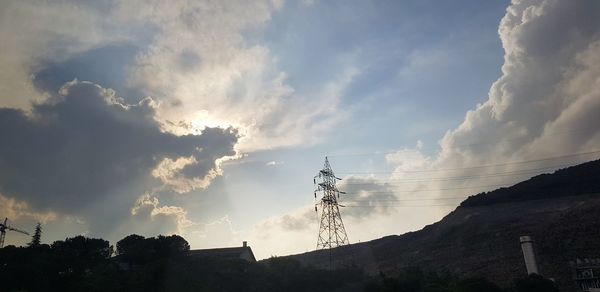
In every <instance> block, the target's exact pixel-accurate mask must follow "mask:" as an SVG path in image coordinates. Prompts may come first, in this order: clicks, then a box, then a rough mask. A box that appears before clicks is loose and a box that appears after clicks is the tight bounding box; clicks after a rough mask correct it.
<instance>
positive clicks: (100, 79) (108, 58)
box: [32, 44, 143, 101]
mask: <svg viewBox="0 0 600 292" xmlns="http://www.w3.org/2000/svg"><path fill="white" fill-rule="evenodd" d="M138 51H139V48H138V47H136V46H133V45H127V44H111V45H108V46H103V47H100V48H95V49H92V50H89V51H86V52H83V53H80V54H77V55H74V56H72V57H70V58H68V59H67V60H61V61H48V60H46V61H41V62H40V64H39V65H37V66H36V67H37V70H35V72H33V74H32V75H33V77H34V78H33V85H34V86H35V88H36V89H37V90H39V91H41V92H50V93H53V92H57V91H58V90H59V89H60V88H61V87H62V86H63V84H65V83H66V82H68V81H71V80H73V79H75V78H78V79H82V80H94V82H95V83H98V84H102V86H105V87H109V88H112V89H114V90H116V91H117V92H118V93H119V96H121V97H124V98H125V100H126V101H131V100H136V101H137V98H139V97H140V96H143V94H142V93H141V91H139V90H136V89H133V88H130V87H128V86H127V84H126V81H127V73H128V72H129V71H128V68H129V67H130V66H131V65H132V64H133V61H134V60H135V55H136V54H137V53H138Z"/></svg>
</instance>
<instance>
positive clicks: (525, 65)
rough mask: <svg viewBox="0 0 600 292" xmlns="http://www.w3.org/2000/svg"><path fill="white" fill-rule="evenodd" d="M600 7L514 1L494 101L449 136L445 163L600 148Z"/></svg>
mask: <svg viewBox="0 0 600 292" xmlns="http://www.w3.org/2000/svg"><path fill="white" fill-rule="evenodd" d="M599 8H600V7H599V4H598V3H597V2H596V1H555V0H546V1H514V2H513V3H512V5H511V6H510V7H509V8H508V9H507V13H506V15H505V16H504V18H503V19H502V22H501V23H500V27H499V30H498V31H499V34H500V38H501V40H502V44H503V47H504V49H505V57H504V60H505V61H504V65H503V66H502V76H501V77H500V78H499V79H498V80H497V81H496V82H495V83H494V84H493V85H492V87H491V89H490V93H489V99H488V100H487V101H486V102H485V103H483V104H481V105H478V106H477V108H476V109H474V110H472V111H469V112H468V113H467V115H466V117H465V120H464V122H463V123H462V124H461V125H460V126H459V127H458V128H456V129H455V130H452V131H449V132H448V133H447V134H446V135H445V136H444V137H443V139H442V140H441V147H442V148H441V152H440V155H439V163H440V164H445V163H449V164H471V163H483V162H486V161H503V160H504V161H505V160H507V159H509V160H519V159H522V158H523V157H539V156H542V157H543V156H551V155H562V154H569V153H576V152H583V151H586V150H596V148H597V147H598V145H599V144H598V142H600V140H598V131H599V130H598V128H597V127H596V125H598V122H599V120H598V118H597V115H596V118H594V117H592V116H591V115H590V112H597V111H598V109H599V107H598V106H599V103H598V100H599V99H600V98H599V96H598V82H597V79H598V74H597V73H598V66H600V64H599V63H598V62H597V55H598V54H597V53H598V42H599V41H600V34H599V33H600V9H599ZM583 80H585V81H584V82H582V81H583ZM538 141H544V142H545V143H543V144H542V143H539V142H538ZM567 141H573V143H568V142H567ZM575 141H576V142H575ZM481 142H484V143H481ZM565 142H566V143H565Z"/></svg>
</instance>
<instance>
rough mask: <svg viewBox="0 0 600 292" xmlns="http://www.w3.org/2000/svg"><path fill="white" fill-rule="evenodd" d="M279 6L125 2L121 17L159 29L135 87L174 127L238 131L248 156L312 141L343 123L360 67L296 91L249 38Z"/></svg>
mask: <svg viewBox="0 0 600 292" xmlns="http://www.w3.org/2000/svg"><path fill="white" fill-rule="evenodd" d="M280 6H281V3H279V2H277V1H252V2H248V1H218V2H212V3H211V4H210V5H209V4H207V3H204V2H199V1H174V2H173V1H172V2H169V3H167V2H162V1H152V2H151V3H148V2H147V1H143V3H138V2H136V1H125V2H120V3H119V5H117V8H116V9H115V15H116V16H117V18H118V19H121V20H123V21H126V22H127V23H128V24H152V25H155V26H156V27H157V29H158V32H157V34H156V36H155V38H154V41H153V43H152V44H151V45H150V48H149V49H148V50H146V51H144V52H142V53H141V54H139V55H138V57H137V59H136V64H135V65H133V66H132V69H131V78H130V80H129V81H130V84H131V85H132V86H134V87H136V88H141V89H143V91H144V92H146V93H147V94H148V95H152V96H155V97H157V98H159V99H161V100H164V101H165V103H164V106H163V107H161V108H160V109H159V116H160V117H161V118H162V119H164V120H167V121H171V122H173V123H172V124H171V125H178V124H179V121H181V120H184V121H187V122H191V124H192V128H202V127H204V126H206V125H213V126H215V125H219V126H233V127H235V128H237V129H239V131H240V134H241V135H242V139H241V140H240V144H239V145H238V148H239V149H242V150H243V151H253V150H258V149H270V148H276V147H282V146H292V145H297V144H300V143H304V144H306V143H311V142H315V141H316V139H315V138H312V137H318V134H319V133H323V132H324V131H326V130H328V129H330V128H331V127H332V126H333V124H335V122H337V121H339V120H340V119H341V118H343V114H341V113H339V112H338V113H336V112H335V111H336V109H337V108H338V103H339V100H340V98H341V95H342V94H343V89H344V88H345V87H346V86H347V85H348V84H349V83H350V82H351V80H352V77H353V76H354V75H356V72H355V71H356V70H355V69H347V70H346V71H342V72H341V73H340V74H339V75H338V76H337V77H336V79H334V80H329V82H328V83H326V84H325V85H324V86H322V89H321V90H317V91H315V92H312V93H306V94H298V93H296V92H295V90H294V89H293V88H292V87H291V86H289V85H287V84H286V79H287V75H286V74H285V72H283V71H281V70H279V69H278V66H277V61H276V59H275V58H274V57H273V56H271V55H270V52H269V50H268V48H267V47H265V46H262V45H260V44H256V43H252V42H249V41H248V40H246V38H245V37H244V35H245V34H247V33H248V31H251V32H253V31H256V30H257V29H259V28H260V27H261V26H263V25H264V24H265V23H266V22H267V21H268V20H270V18H271V14H272V13H274V12H275V11H276V10H277V9H278V8H279V7H280ZM250 11H252V12H250ZM132 16H133V17H132ZM166 125H169V124H166ZM169 129H170V130H172V131H176V132H177V131H182V130H184V129H181V128H180V127H169Z"/></svg>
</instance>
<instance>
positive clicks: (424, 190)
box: [346, 183, 507, 195]
mask: <svg viewBox="0 0 600 292" xmlns="http://www.w3.org/2000/svg"><path fill="white" fill-rule="evenodd" d="M373 184H374V185H375V183H373ZM506 185H507V184H494V185H482V186H470V187H458V188H440V189H421V190H414V191H406V190H399V191H368V190H362V191H363V192H366V193H369V194H395V193H421V192H437V191H450V190H467V189H479V188H493V187H506ZM346 194H347V195H359V193H356V192H346Z"/></svg>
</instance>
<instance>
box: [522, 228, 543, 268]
mask: <svg viewBox="0 0 600 292" xmlns="http://www.w3.org/2000/svg"><path fill="white" fill-rule="evenodd" d="M520 240H521V249H522V250H523V258H524V259H525V267H527V274H529V275H531V274H538V275H539V274H540V272H539V271H538V265H537V261H536V260H535V252H534V250H533V238H531V236H521V237H520Z"/></svg>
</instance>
